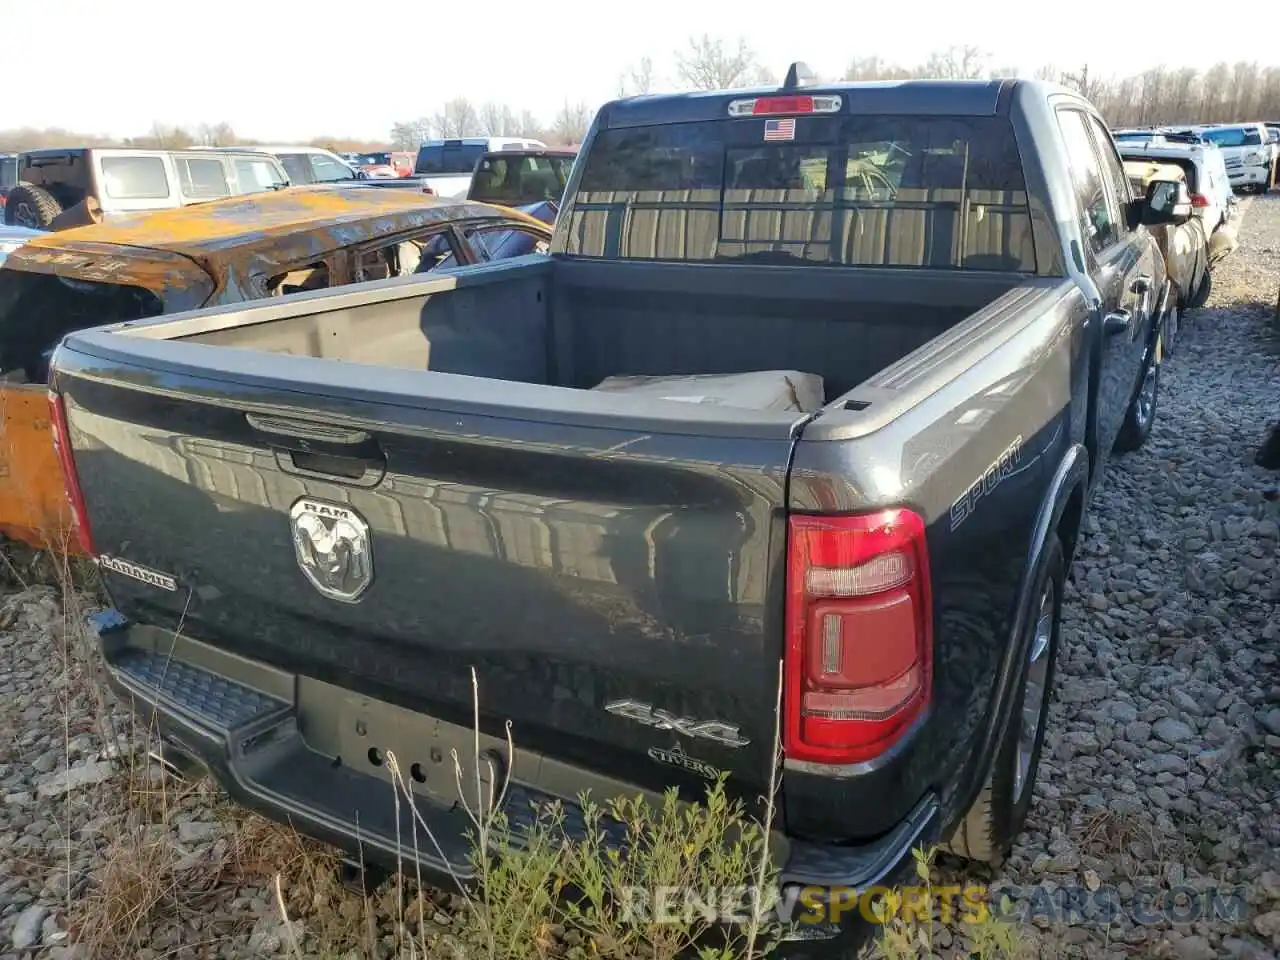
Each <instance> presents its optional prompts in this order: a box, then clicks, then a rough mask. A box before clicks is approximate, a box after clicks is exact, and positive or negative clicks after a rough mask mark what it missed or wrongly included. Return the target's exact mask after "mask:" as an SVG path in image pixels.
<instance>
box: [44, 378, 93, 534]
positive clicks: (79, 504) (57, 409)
mask: <svg viewBox="0 0 1280 960" xmlns="http://www.w3.org/2000/svg"><path fill="white" fill-rule="evenodd" d="M49 422H50V423H51V424H52V426H53V449H54V452H56V453H57V455H58V464H59V466H61V467H62V485H63V487H64V489H65V490H66V492H67V502H68V503H69V504H70V506H71V522H72V523H73V524H74V525H75V532H76V540H77V542H78V543H79V544H80V549H81V550H83V551H84V553H85V555H86V556H90V557H95V556H97V552H96V551H95V550H94V549H93V535H92V533H91V532H90V530H89V515H88V514H87V513H86V512H85V509H84V493H83V492H81V490H80V477H79V475H78V474H77V473H76V461H75V456H74V455H73V454H72V453H71V434H70V432H69V431H68V430H67V408H66V406H65V405H64V404H63V402H62V397H61V396H59V395H58V394H57V393H56V392H55V391H53V390H50V391H49Z"/></svg>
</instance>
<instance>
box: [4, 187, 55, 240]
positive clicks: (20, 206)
mask: <svg viewBox="0 0 1280 960" xmlns="http://www.w3.org/2000/svg"><path fill="white" fill-rule="evenodd" d="M61 212H62V204H60V203H58V201H57V200H55V199H54V196H53V194H51V193H50V192H49V191H48V190H46V189H44V188H43V187H37V186H35V185H34V184H31V183H20V184H18V185H17V186H15V187H14V188H13V189H12V190H10V191H9V196H8V197H6V198H5V205H4V222H5V223H7V224H9V226H18V227H30V228H31V229H33V230H48V229H49V224H50V223H52V222H53V218H54V217H56V216H57V215H58V214H60V213H61Z"/></svg>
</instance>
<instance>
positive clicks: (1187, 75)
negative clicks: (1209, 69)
mask: <svg viewBox="0 0 1280 960" xmlns="http://www.w3.org/2000/svg"><path fill="white" fill-rule="evenodd" d="M1199 81H1200V71H1199V70H1197V69H1196V68H1195V67H1182V68H1181V69H1179V70H1175V71H1174V72H1173V74H1172V75H1171V76H1170V77H1169V105H1168V107H1167V108H1166V109H1165V110H1164V111H1163V117H1164V122H1165V123H1189V122H1190V121H1189V120H1188V118H1189V117H1194V116H1195V115H1196V108H1197V107H1198V106H1199V98H1200V90H1199Z"/></svg>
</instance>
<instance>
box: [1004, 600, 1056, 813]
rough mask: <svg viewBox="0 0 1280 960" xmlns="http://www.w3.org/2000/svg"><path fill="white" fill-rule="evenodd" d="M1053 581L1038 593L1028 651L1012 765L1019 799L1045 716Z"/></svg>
mask: <svg viewBox="0 0 1280 960" xmlns="http://www.w3.org/2000/svg"><path fill="white" fill-rule="evenodd" d="M1054 597H1055V593H1054V586H1053V582H1052V581H1050V582H1049V583H1047V584H1045V588H1044V593H1042V594H1041V595H1040V610H1039V613H1038V614H1037V616H1036V628H1035V634H1034V635H1033V636H1032V638H1031V649H1030V651H1029V652H1028V653H1027V688H1026V692H1024V693H1023V695H1022V723H1021V724H1020V725H1019V730H1018V752H1017V757H1016V759H1015V760H1014V764H1015V766H1014V769H1013V799H1014V802H1015V803H1016V802H1017V801H1019V800H1021V799H1022V794H1023V791H1025V790H1026V789H1027V781H1028V780H1029V779H1030V778H1031V757H1032V754H1034V753H1035V750H1036V740H1037V739H1038V738H1039V736H1040V722H1041V721H1042V720H1043V719H1044V708H1045V695H1046V693H1047V687H1048V680H1049V646H1050V641H1051V640H1052V639H1053V607H1054Z"/></svg>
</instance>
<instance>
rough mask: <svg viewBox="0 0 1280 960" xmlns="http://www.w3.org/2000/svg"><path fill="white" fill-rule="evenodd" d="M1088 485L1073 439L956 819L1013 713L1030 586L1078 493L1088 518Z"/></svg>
mask: <svg viewBox="0 0 1280 960" xmlns="http://www.w3.org/2000/svg"><path fill="white" fill-rule="evenodd" d="M1088 485H1089V451H1088V450H1086V449H1085V446H1084V444H1082V443H1075V444H1072V445H1071V446H1070V447H1069V448H1067V451H1066V453H1065V454H1064V455H1063V457H1062V460H1061V461H1060V462H1059V464H1058V468H1057V470H1055V471H1054V474H1053V477H1052V479H1051V480H1050V481H1049V487H1048V490H1047V491H1046V492H1045V496H1044V499H1043V500H1042V501H1041V504H1040V510H1039V512H1038V513H1037V514H1036V521H1035V523H1034V525H1033V526H1032V532H1031V537H1030V541H1029V543H1028V544H1027V561H1026V564H1025V565H1024V567H1023V570H1022V576H1021V579H1020V580H1019V581H1018V593H1017V599H1016V601H1015V607H1014V610H1015V613H1014V618H1013V628H1012V630H1011V631H1010V635H1009V639H1008V642H1007V643H1006V645H1005V651H1004V657H1003V658H1002V659H1001V661H1000V663H999V665H998V669H997V673H996V683H995V685H994V688H993V691H992V698H991V705H990V707H989V709H988V710H987V718H986V723H985V724H984V726H983V728H982V733H981V739H980V740H979V741H978V744H977V745H976V746H975V748H974V750H973V753H972V754H971V755H970V756H971V761H972V762H971V763H970V765H969V773H968V776H967V777H966V778H965V779H964V783H963V788H962V789H961V790H960V791H959V792H958V793H957V794H956V797H957V800H959V801H963V802H962V803H958V805H957V808H956V809H954V810H952V811H951V813H952V814H953V817H952V819H953V822H954V821H955V820H958V819H959V818H960V817H963V816H964V815H965V813H966V812H967V811H968V809H969V807H970V806H971V805H972V804H973V802H974V800H975V799H976V798H977V796H978V792H979V791H980V790H981V789H982V787H983V785H984V784H985V783H986V780H987V774H988V772H989V771H990V769H991V764H992V763H993V762H994V759H995V754H996V750H997V748H998V746H999V740H1000V734H1001V732H1002V731H1003V730H1004V728H1005V724H1006V723H1008V720H1009V714H1010V711H1011V710H1012V708H1013V702H1012V701H1013V692H1014V691H1013V688H1014V684H1015V683H1016V682H1017V678H1018V666H1019V664H1020V663H1021V662H1022V658H1023V657H1024V656H1025V650H1024V647H1025V646H1026V643H1025V640H1024V634H1025V633H1026V625H1027V621H1028V618H1029V617H1031V615H1032V603H1033V601H1034V599H1035V598H1034V597H1032V596H1031V591H1032V590H1033V589H1034V587H1035V583H1036V576H1037V574H1038V573H1039V572H1040V568H1041V566H1042V565H1043V564H1044V562H1045V554H1046V548H1047V545H1048V543H1049V536H1050V534H1052V533H1054V532H1056V531H1057V530H1058V528H1059V526H1060V525H1061V523H1062V519H1063V517H1064V515H1065V514H1066V512H1067V508H1068V506H1069V505H1070V503H1071V500H1072V497H1073V496H1075V495H1079V497H1080V498H1081V499H1080V503H1081V509H1080V515H1079V516H1078V517H1076V518H1074V522H1075V523H1076V524H1082V523H1083V522H1084V505H1085V504H1086V503H1087V499H1088V488H1089V487H1088ZM1077 533H1078V530H1074V531H1072V537H1073V538H1074V537H1075V536H1076V534H1077ZM1063 549H1064V550H1067V551H1068V552H1067V564H1068V567H1069V566H1070V563H1071V555H1072V553H1074V551H1073V550H1072V549H1071V545H1070V544H1068V543H1064V544H1063Z"/></svg>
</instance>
